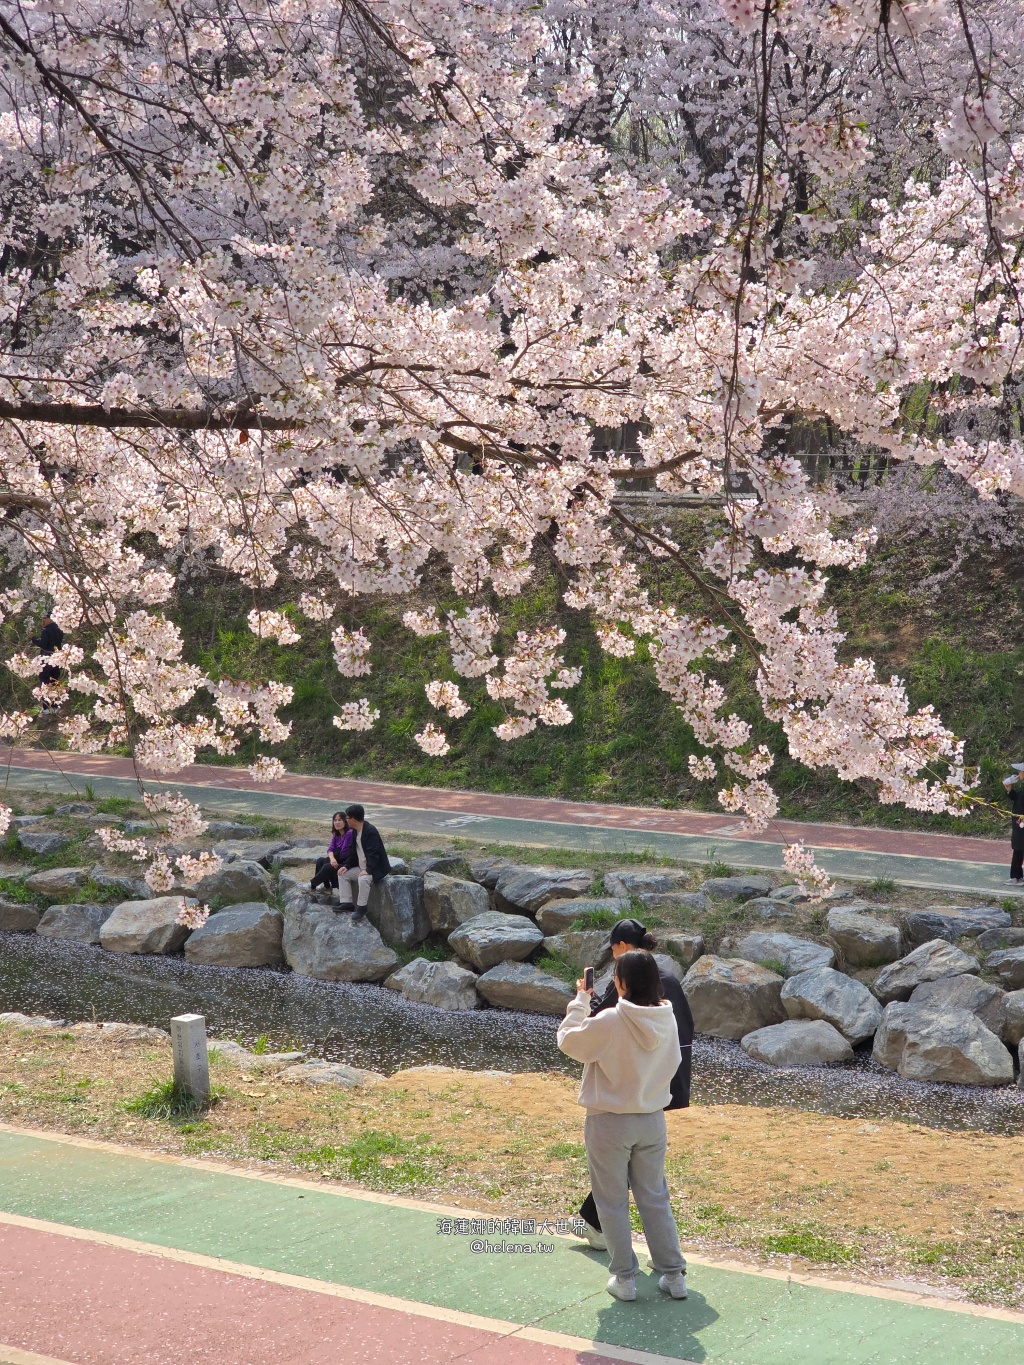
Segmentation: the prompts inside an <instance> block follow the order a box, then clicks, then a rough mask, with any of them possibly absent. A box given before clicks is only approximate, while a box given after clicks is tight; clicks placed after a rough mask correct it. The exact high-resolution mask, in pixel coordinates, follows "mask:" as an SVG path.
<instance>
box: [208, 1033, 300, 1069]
mask: <svg viewBox="0 0 1024 1365" xmlns="http://www.w3.org/2000/svg"><path fill="white" fill-rule="evenodd" d="M206 1050H207V1053H208V1054H209V1057H210V1060H211V1061H213V1060H214V1059H215V1058H218V1057H219V1058H222V1059H223V1060H224V1061H225V1062H230V1063H231V1065H232V1066H238V1067H241V1068H242V1070H243V1071H283V1070H284V1068H285V1067H286V1066H295V1065H296V1063H298V1062H301V1061H302V1060H303V1059H304V1057H305V1055H306V1054H305V1053H304V1052H250V1051H249V1050H248V1048H244V1047H242V1046H241V1045H240V1044H239V1043H236V1042H234V1041H233V1040H232V1039H229V1038H211V1039H210V1040H209V1042H208V1043H207V1045H206Z"/></svg>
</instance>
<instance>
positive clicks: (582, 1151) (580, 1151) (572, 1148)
mask: <svg viewBox="0 0 1024 1365" xmlns="http://www.w3.org/2000/svg"><path fill="white" fill-rule="evenodd" d="M544 1155H545V1156H546V1157H547V1159H548V1160H549V1161H585V1160H586V1156H587V1149H586V1147H584V1145H583V1143H582V1142H556V1143H555V1144H554V1145H553V1146H551V1147H547V1148H546V1149H545V1151H544Z"/></svg>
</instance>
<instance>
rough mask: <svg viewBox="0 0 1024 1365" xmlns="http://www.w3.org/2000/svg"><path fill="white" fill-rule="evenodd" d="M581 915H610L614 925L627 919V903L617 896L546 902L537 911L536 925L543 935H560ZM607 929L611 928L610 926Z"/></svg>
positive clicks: (584, 897)
mask: <svg viewBox="0 0 1024 1365" xmlns="http://www.w3.org/2000/svg"><path fill="white" fill-rule="evenodd" d="M583 915H602V916H604V915H612V916H613V917H614V918H613V921H612V923H614V921H615V920H617V919H626V918H627V916H628V915H629V901H628V900H622V899H620V898H619V897H617V896H601V897H597V898H594V899H591V898H590V897H586V896H583V897H580V898H579V899H575V900H554V901H548V903H547V905H545V906H544V907H543V908H542V909H540V910H538V911H537V923H538V924H539V925H540V927H541V928H542V929H543V930H544V932H545V934H561V933H564V932H565V930H566V929H569V928H571V927H572V925H573V924H575V922H576V920H578V919H579V918H580V917H581V916H583ZM608 927H609V928H611V925H609V926H608Z"/></svg>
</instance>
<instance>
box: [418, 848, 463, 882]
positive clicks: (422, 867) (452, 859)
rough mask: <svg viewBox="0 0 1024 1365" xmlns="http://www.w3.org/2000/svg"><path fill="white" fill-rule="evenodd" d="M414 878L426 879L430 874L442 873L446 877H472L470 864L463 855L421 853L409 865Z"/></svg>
mask: <svg viewBox="0 0 1024 1365" xmlns="http://www.w3.org/2000/svg"><path fill="white" fill-rule="evenodd" d="M409 871H410V873H411V874H412V875H413V876H414V877H425V876H426V875H427V873H428V872H440V873H442V874H443V875H444V876H445V877H457V878H465V877H468V876H469V875H470V873H469V863H468V862H467V861H466V859H465V857H464V855H463V854H461V853H421V854H420V855H419V856H418V857H416V858H413V860H412V862H411V863H410V864H409Z"/></svg>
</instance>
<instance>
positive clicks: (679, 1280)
mask: <svg viewBox="0 0 1024 1365" xmlns="http://www.w3.org/2000/svg"><path fill="white" fill-rule="evenodd" d="M658 1288H659V1289H660V1290H661V1291H662V1293H664V1294H671V1295H672V1297H673V1298H674V1299H685V1298H686V1297H687V1293H686V1276H685V1275H684V1274H683V1272H682V1271H681V1270H677V1271H676V1273H675V1274H674V1275H662V1277H661V1279H660V1280H659V1281H658Z"/></svg>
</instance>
